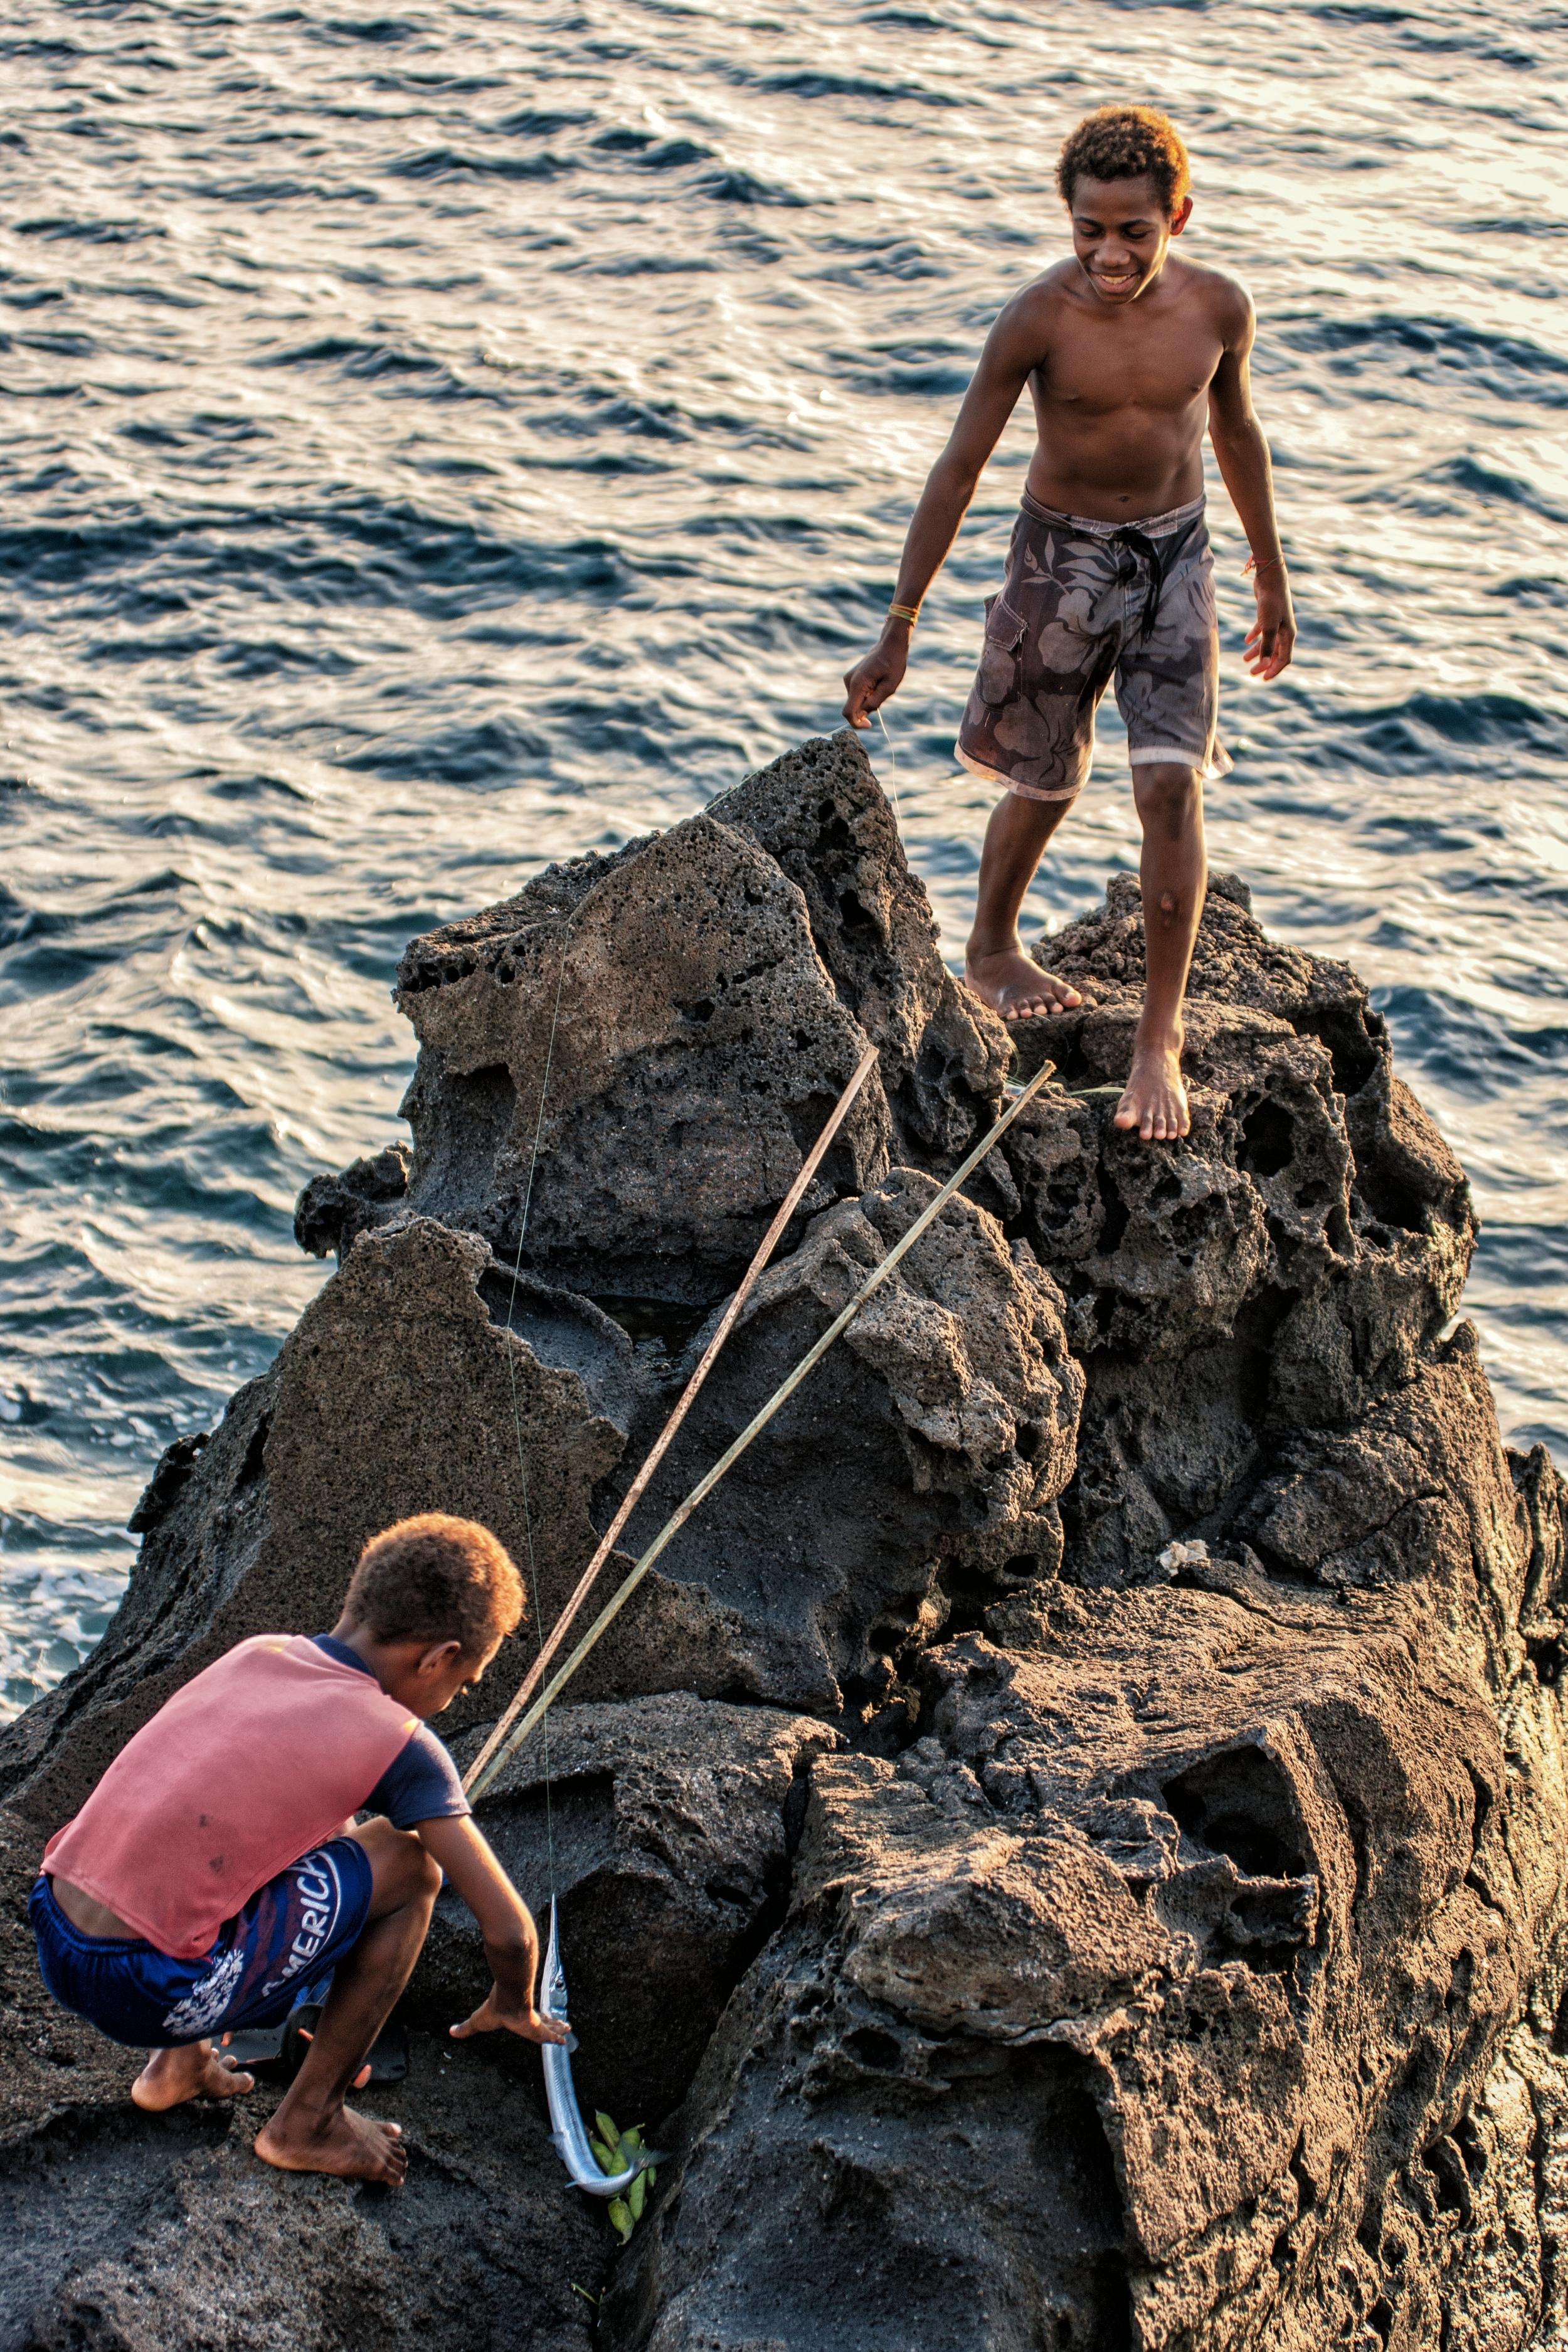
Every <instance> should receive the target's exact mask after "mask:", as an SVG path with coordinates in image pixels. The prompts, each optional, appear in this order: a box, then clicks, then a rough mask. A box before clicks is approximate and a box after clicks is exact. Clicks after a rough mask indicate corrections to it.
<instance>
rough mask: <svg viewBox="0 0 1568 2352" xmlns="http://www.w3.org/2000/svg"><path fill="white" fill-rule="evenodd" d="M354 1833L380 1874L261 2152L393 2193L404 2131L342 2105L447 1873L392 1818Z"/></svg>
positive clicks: (259, 2140)
mask: <svg viewBox="0 0 1568 2352" xmlns="http://www.w3.org/2000/svg"><path fill="white" fill-rule="evenodd" d="M354 1835H355V1836H356V1837H357V1838H358V1839H359V1841H360V1843H361V1844H362V1845H363V1847H364V1849H365V1851H366V1853H368V1854H369V1855H370V1859H371V1868H372V1871H373V1872H374V1892H373V1893H372V1895H371V1904H370V1916H369V1918H368V1919H367V1921H366V1923H365V1929H364V1933H363V1936H362V1937H360V1939H359V1942H358V1943H357V1944H356V1945H355V1946H354V1948H353V1951H352V1952H351V1953H350V1954H349V1957H348V1958H347V1959H346V1960H342V1961H340V1962H339V1964H338V1969H337V1974H336V1975H335V1977H334V1978H333V1979H332V1990H331V1994H330V1996H329V1998H328V2000H327V2005H326V2007H325V2009H324V2010H323V2011H321V2023H320V2024H319V2025H318V2026H317V2028H316V2035H315V2039H314V2041H313V2042H311V2044H310V2049H309V2050H308V2052H307V2053H306V2055H305V2063H304V2064H303V2065H302V2066H301V2067H300V2072H299V2074H297V2075H296V2076H295V2077H294V2080H293V2082H292V2083H291V2084H289V2089H288V2091H287V2092H286V2093H285V2095H284V2097H283V2101H282V2104H281V2105H279V2108H278V2111H277V2113H276V2114H275V2115H274V2116H272V2118H271V2120H270V2121H269V2122H268V2123H265V2124H263V2125H262V2126H261V2129H260V2130H259V2131H258V2133H257V2135H256V2141H255V2147H256V2153H257V2155H258V2156H259V2157H261V2158H264V2159H265V2161H266V2162H267V2163H268V2164H275V2165H277V2166H278V2167H279V2168H280V2169H281V2170H282V2171H285V2172H331V2173H336V2174H338V2175H340V2176H341V2177H342V2178H343V2179H349V2180H384V2181H386V2182H388V2183H390V2184H391V2185H392V2186H394V2187H395V2186H396V2185H397V2184H398V2183H399V2182H400V2181H401V2180H402V2179H403V2176H404V2174H405V2172H406V2171H407V2169H408V2155H407V2151H406V2149H405V2147H404V2146H403V2135H402V2131H401V2128H400V2126H398V2125H396V2124H384V2123H379V2122H376V2121H374V2119H373V2118H372V2117H370V2116H358V2115H355V2113H354V2111H353V2108H352V2107H347V2106H345V2105H343V2100H344V2097H345V2095H346V2094H347V2092H348V2088H349V2085H350V2084H351V2083H353V2080H354V2078H355V2076H356V2075H357V2074H358V2073H359V2070H360V2068H361V2066H362V2065H363V2063H364V2059H365V2057H366V2054H367V2053H368V2052H369V2050H370V2046H371V2044H372V2042H374V2040H375V2037H376V2035H377V2034H378V2033H379V2032H381V2029H382V2027H383V2026H384V2024H385V2022H386V2021H387V2018H388V2016H389V2015H390V2014H391V2011H392V2005H393V2003H394V2001H395V2000H396V1999H397V1996H398V1994H399V1993H400V1992H401V1991H402V1990H403V1988H404V1986H405V1984H406V1983H407V1982H408V1979H409V1978H410V1976H411V1975H412V1974H413V1972H414V1963H415V1961H416V1959H417V1958H419V1954H420V1950H421V1948H422V1947H423V1945H424V1942H425V1937H426V1931H427V1929H428V1928H429V1926H430V1914H431V1912H432V1910H433V1909H434V1908H435V1904H436V1897H437V1895H438V1894H439V1892H440V1888H441V1873H440V1871H439V1869H438V1868H437V1864H435V1863H434V1862H433V1861H432V1860H431V1858H430V1856H429V1855H428V1854H427V1853H426V1851H425V1849H424V1847H423V1846H422V1845H421V1844H420V1843H419V1841H418V1839H417V1838H416V1837H415V1836H414V1835H413V1834H412V1833H411V1832H408V1831H406V1830H395V1829H394V1828H393V1826H392V1824H391V1822H384V1821H376V1822H366V1823H365V1825H364V1827H363V1829H362V1830H356V1831H355V1832H354Z"/></svg>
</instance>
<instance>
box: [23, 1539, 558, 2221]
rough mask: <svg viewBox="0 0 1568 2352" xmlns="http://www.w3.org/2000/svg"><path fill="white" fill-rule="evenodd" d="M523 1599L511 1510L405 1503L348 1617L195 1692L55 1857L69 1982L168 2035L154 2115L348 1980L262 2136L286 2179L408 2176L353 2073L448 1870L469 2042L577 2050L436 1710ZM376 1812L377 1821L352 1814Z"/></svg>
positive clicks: (228, 1661)
mask: <svg viewBox="0 0 1568 2352" xmlns="http://www.w3.org/2000/svg"><path fill="white" fill-rule="evenodd" d="M521 1615H522V1586H521V1582H520V1580H519V1578H518V1573H517V1570H516V1569H515V1568H514V1567H513V1566H512V1563H511V1561H510V1559H509V1558H508V1557H507V1554H506V1552H505V1550H504V1549H502V1547H501V1546H500V1544H499V1543H498V1542H497V1540H496V1538H495V1537H494V1536H493V1535H491V1534H490V1532H489V1528H481V1527H477V1526H475V1524H474V1523H473V1521H472V1520H469V1519H456V1518H449V1517H447V1516H446V1515H445V1514H444V1513H441V1512H435V1511H432V1512H427V1513H426V1514H425V1515H424V1516H423V1517H419V1518H415V1519H403V1520H400V1521H399V1523H398V1524H397V1526H396V1527H393V1528H386V1529H385V1530H384V1532H383V1533H382V1534H381V1535H379V1536H376V1537H375V1538H373V1540H372V1541H371V1542H370V1543H368V1544H367V1545H366V1546H365V1548H364V1550H363V1553H362V1554H361V1556H360V1561H359V1565H358V1567H357V1568H356V1569H355V1570H354V1573H353V1581H352V1583H351V1584H350V1586H349V1589H348V1593H347V1596H346V1598H345V1600H344V1601H343V1610H342V1616H341V1617H340V1618H339V1620H338V1622H337V1623H336V1624H335V1625H334V1626H333V1628H332V1630H331V1633H318V1634H317V1635H315V1637H314V1638H313V1639H307V1638H305V1637H304V1636H303V1635H300V1634H289V1633H257V1634H253V1635H252V1636H251V1638H250V1639H249V1640H248V1641H245V1642H241V1643H237V1646H236V1647H235V1648H234V1649H232V1650H229V1651H227V1652H226V1653H225V1654H224V1655H223V1656H222V1657H221V1658H218V1659H216V1661H215V1662H214V1664H211V1665H210V1666H207V1667H205V1668H204V1670H203V1671H202V1673H200V1674H199V1675H194V1676H193V1677H192V1679H191V1680H190V1681H189V1682H188V1683H186V1684H185V1685H184V1688H183V1689H181V1690H178V1691H176V1692H175V1693H174V1696H173V1698H171V1699H169V1700H167V1701H166V1702H165V1704H164V1705H163V1706H162V1707H161V1708H160V1709H159V1711H158V1713H157V1714H156V1715H155V1716H153V1718H152V1720H151V1722H149V1723H146V1724H144V1725H143V1726H142V1729H141V1730H140V1731H139V1732H137V1733H136V1735H135V1737H134V1738H132V1739H131V1740H130V1741H129V1742H128V1743H127V1745H126V1746H125V1747H124V1748H121V1751H120V1754H119V1755H118V1756H117V1757H116V1758H115V1759H114V1761H113V1762H112V1763H111V1764H110V1767H109V1769H108V1770H107V1772H105V1774H104V1776H103V1778H102V1780H100V1782H99V1783H98V1786H97V1787H96V1789H94V1790H93V1791H92V1794H91V1795H90V1796H89V1798H88V1801H87V1802H86V1804H85V1805H84V1806H83V1807H82V1809H81V1811H80V1812H79V1813H78V1814H77V1816H76V1818H75V1819H74V1820H73V1821H70V1822H67V1824H66V1826H65V1828H64V1829H63V1830H60V1831H58V1832H57V1833H56V1835H55V1836H54V1837H52V1838H51V1839H50V1841H49V1843H48V1844H47V1847H46V1848H45V1850H44V1861H43V1870H42V1873H41V1874H40V1876H39V1878H38V1881H37V1885H36V1886H35V1888H34V1890H33V1896H32V1901H31V1904H30V1905H29V1906H28V1907H29V1910H30V1912H31V1915H32V1921H33V1929H34V1933H35V1935H36V1936H37V1944H38V1961H39V1966H40V1968H41V1969H42V1972H43V1978H44V1982H45V1984H46V1985H47V1987H48V1990H49V1991H50V1992H51V1993H52V1994H53V1995H54V1997H55V1999H56V2000H58V2002H59V2003H60V2004H61V2006H62V2008H65V2009H68V2010H72V2011H75V2012H76V2013H77V2015H78V2016H80V2017H85V2018H87V2019H88V2020H89V2021H90V2022H91V2023H92V2024H94V2025H96V2026H97V2027H98V2029H99V2031H100V2032H102V2033H106V2034H107V2035H109V2037H110V2040H112V2041H115V2042H130V2043H132V2045H139V2046H140V2047H141V2048H142V2049H144V2050H148V2051H149V2052H150V2055H149V2057H148V2061H147V2063H146V2065H145V2066H144V2067H143V2068H142V2072H141V2074H139V2075H138V2076H137V2078H136V2081H135V2083H134V2084H132V2092H131V2095H132V2098H133V2099H134V2100H135V2102H136V2104H137V2105H138V2106H140V2107H147V2108H150V2109H153V2110H154V2111H156V2110H158V2109H161V2108H164V2107H174V2106H179V2105H182V2104H183V2103H184V2101H185V2100H186V2099H195V2098H200V2097H206V2098H230V2097H233V2096H235V2095H239V2094H243V2093H245V2092H247V2091H249V2090H251V2089H252V2088H254V2078H253V2077H252V2076H251V2075H249V2074H241V2073H240V2072H239V2071H238V2070H237V2068H236V2067H234V2066H233V2065H232V2063H229V2062H228V2061H226V2060H225V2059H224V2058H222V2057H220V2056H219V2054H218V2053H217V2052H216V2051H215V2049H214V2048H213V2041H214V2037H215V2036H216V2037H220V2038H221V2040H223V2041H226V2039H227V2038H228V2036H229V2035H230V2034H231V2033H234V2032H239V2031H242V2030H243V2029H245V2028H247V2027H251V2026H264V2025H277V2024H281V2022H282V2021H283V2020H284V2018H285V2017H287V2015H288V2014H289V2010H290V2009H291V2007H292V2006H293V2004H294V2002H295V2001H296V2000H299V1999H300V1996H301V1994H302V1992H303V1990H304V1989H305V1987H306V1985H307V1983H310V1982H311V1981H313V1980H315V1979H320V1978H321V1977H322V1976H323V1975H324V1974H326V1973H327V1972H328V1971H331V1992H330V1994H329V1995H328V1997H327V2003H326V2007H325V2009H324V2010H323V2011H322V2012H321V2021H320V2023H319V2025H318V2026H317V2028H316V2033H315V2038H314V2040H313V2041H312V2042H311V2043H310V2050H309V2052H308V2053H307V2054H306V2058H305V2063H304V2064H303V2066H302V2067H301V2068H300V2073H299V2074H298V2075H297V2076H296V2077H295V2080H294V2082H293V2083H292V2084H290V2086H289V2091H288V2093H287V2094H286V2095H285V2097H284V2099H283V2101H282V2104H281V2105H279V2107H278V2109H277V2110H276V2112H275V2113H274V2114H273V2115H272V2116H269V2117H268V2120H267V2122H266V2123H264V2124H263V2125H262V2126H261V2129H260V2131H259V2132H258V2134H257V2136H256V2140H255V2148H256V2153H257V2155H258V2156H259V2157H261V2158H263V2159H264V2160H265V2161H266V2162H267V2163H268V2164H274V2165H277V2166H278V2167H279V2168H280V2169H281V2170H283V2171H285V2172H328V2173H336V2174H338V2175H339V2176H340V2177H342V2178H346V2179H356V2180H379V2181H383V2182H384V2183H385V2184H386V2185H387V2186H389V2187H395V2186H396V2185H397V2184H398V2183H399V2182H400V2181H401V2180H402V2179H403V2177H404V2174H405V2171H406V2170H407V2167H408V2158H407V2154H406V2152H405V2148H404V2146H403V2139H402V2134H401V2132H400V2131H399V2128H398V2126H397V2125H396V2124H394V2123H384V2122H382V2121H381V2120H380V2119H379V2118H378V2117H375V2116H362V2115H356V2114H355V2113H354V2110H353V2108H352V2107H350V2106H348V2105H345V2095H346V2093H347V2092H348V2090H349V2088H350V2086H351V2084H352V2085H353V2086H354V2087H356V2088H357V2087H358V2086H359V2084H362V2083H363V2082H364V2081H365V2080H366V2078H367V2076H368V2073H369V2069H368V2068H367V2067H366V2066H365V2064H364V2061H365V2058H366V2055H367V2053H368V2052H369V2051H370V2048H371V2045H372V2044H373V2042H374V2040H375V2038H376V2035H377V2034H378V2033H379V2032H381V2029H382V2027H383V2025H384V2023H385V2022H386V2020H387V2017H388V2016H389V2014H390V2013H391V2010H392V2005H393V2003H394V2002H395V2000H396V1999H397V1997H398V1995H399V1994H400V1993H401V1992H402V1990H403V1988H404V1986H405V1984H406V1983H407V1981H408V1979H409V1976H410V1974H411V1973H412V1970H413V1968H414V1963H415V1961H416V1959H417V1958H418V1957H419V1952H420V1948H421V1947H422V1945H423V1944H424V1941H425V1933H426V1928H427V1927H429V1925H430V1914H431V1911H432V1909H433V1908H434V1906H435V1902H436V1897H437V1894H438V1893H439V1892H440V1889H441V1883H442V1876H443V1874H445V1875H446V1877H447V1879H448V1880H449V1881H450V1883H451V1885H452V1886H453V1888H454V1889H455V1890H456V1892H457V1893H458V1895H460V1896H461V1897H462V1899H463V1901H464V1902H465V1903H467V1904H468V1907H469V1909H470V1910H471V1911H472V1912H473V1914H474V1916H475V1917H476V1918H477V1919H478V1921H479V1928H480V1932H481V1934H482V1935H483V1937H484V1943H485V1955H486V1958H487V1959H488V1960H489V1968H490V1973H491V1976H492V1979H493V1982H492V1984H491V1987H490V1990H489V1995H488V1997H487V1998H486V1999H485V2000H483V2001H482V2002H481V2003H480V2005H479V2008H478V2009H477V2010H475V2011H474V2013H473V2015H472V2016H471V2017H469V2018H468V2019H467V2020H466V2021H465V2022H464V2023H462V2024H461V2025H454V2026H453V2027H452V2028H451V2029H450V2030H451V2032H452V2034H453V2036H454V2037H455V2038H457V2039H458V2040H462V2039H464V2038H465V2037H466V2036H467V2035H468V2034H471V2033H489V2032H493V2031H495V2029H496V2028H498V2027H504V2028H505V2029H507V2030H508V2031H509V2032H512V2033H518V2034H521V2036H522V2037H523V2039H524V2040H525V2041H528V2042H562V2041H564V2040H565V2038H566V2030H565V2028H564V2026H563V2025H559V2024H557V2023H556V2022H555V2021H554V2020H553V2019H552V2018H548V2017H544V2016H542V2014H541V2013H540V2011H538V2010H536V2009H535V2007H534V2004H533V1984H534V1977H535V1974H536V1972H537V1969H538V1965H539V1943H538V1937H537V1936H536V1935H535V1932H534V1926H533V1921H532V1919H531V1917H530V1916H529V1913H528V1910H527V1907H526V1906H525V1905H524V1904H523V1902H522V1900H521V1897H520V1896H519V1895H517V1893H516V1892H515V1890H514V1889H513V1887H512V1885H511V1884H510V1881H509V1880H508V1878H507V1875H506V1874H505V1872H504V1871H503V1870H502V1869H501V1866H500V1863H499V1862H497V1860H496V1858H495V1856H494V1854H493V1853H491V1852H490V1849H489V1846H488V1845H487V1844H486V1843H485V1841H484V1839H483V1838H482V1837H481V1836H480V1835H479V1831H478V1830H477V1829H476V1828H475V1827H474V1824H473V1822H472V1820H471V1819H470V1817H469V1816H470V1811H471V1808H470V1807H469V1804H468V1799H467V1798H466V1797H465V1796H464V1794H463V1788H462V1783H461V1781H460V1780H458V1772H457V1768H456V1766H455V1765H454V1764H453V1762H452V1759H451V1758H450V1756H448V1755H447V1750H446V1748H444V1747H443V1746H442V1744H441V1742H440V1740H438V1739H437V1737H436V1735H435V1733H434V1732H433V1731H432V1730H430V1728H429V1717H432V1716H435V1715H439V1714H440V1713H441V1711H442V1709H443V1708H444V1707H446V1706H449V1705H450V1703H451V1701H452V1700H453V1699H454V1698H456V1696H458V1692H459V1691H461V1690H469V1689H471V1688H472V1687H473V1685H474V1684H475V1683H477V1682H478V1681H479V1676H480V1675H482V1674H483V1673H484V1670H485V1668H486V1666H488V1665H489V1662H490V1660H491V1659H492V1658H493V1657H494V1655H495V1654H496V1652H497V1650H498V1649H499V1648H500V1644H501V1642H502V1639H503V1638H504V1636H505V1635H506V1634H508V1633H510V1632H511V1630H512V1628H513V1627H514V1626H515V1625H516V1624H517V1623H518V1622H519V1621H520V1619H521ZM359 1812H369V1813H371V1814H372V1815H373V1816H374V1818H373V1819H372V1820H370V1821H367V1822H363V1823H362V1824H361V1825H360V1826H359V1827H358V1828H356V1827H355V1826H354V1822H353V1815H354V1814H356V1813H359Z"/></svg>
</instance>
